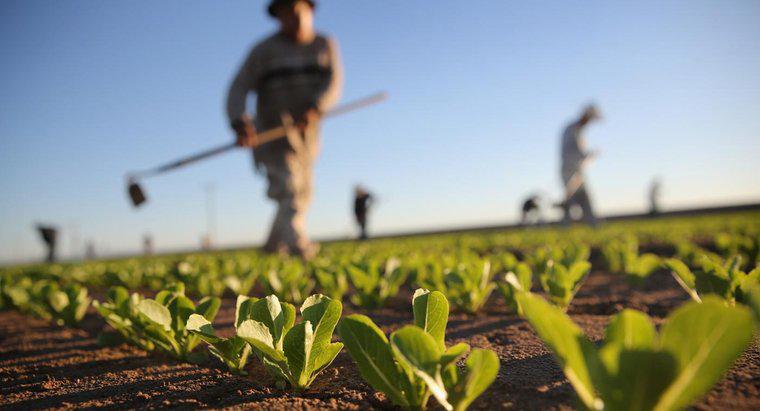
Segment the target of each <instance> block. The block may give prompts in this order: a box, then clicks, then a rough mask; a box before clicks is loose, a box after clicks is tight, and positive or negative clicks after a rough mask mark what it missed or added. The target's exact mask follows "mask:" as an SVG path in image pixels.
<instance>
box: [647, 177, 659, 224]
mask: <svg viewBox="0 0 760 411" xmlns="http://www.w3.org/2000/svg"><path fill="white" fill-rule="evenodd" d="M661 190H662V182H661V181H660V179H659V177H655V178H654V180H652V184H651V185H650V186H649V214H651V215H657V214H658V213H659V212H660V191H661Z"/></svg>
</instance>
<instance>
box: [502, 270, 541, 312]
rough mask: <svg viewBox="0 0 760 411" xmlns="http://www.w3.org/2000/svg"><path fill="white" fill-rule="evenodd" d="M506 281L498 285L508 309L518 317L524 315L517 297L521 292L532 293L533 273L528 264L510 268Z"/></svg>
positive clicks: (505, 276) (505, 277)
mask: <svg viewBox="0 0 760 411" xmlns="http://www.w3.org/2000/svg"><path fill="white" fill-rule="evenodd" d="M504 279H505V280H506V282H503V283H501V282H500V283H498V285H499V290H500V291H501V295H502V296H504V301H505V302H506V303H507V307H509V308H510V309H511V310H512V311H514V312H515V313H517V314H518V315H522V309H521V308H520V305H519V304H518V303H517V300H516V299H515V296H516V295H517V293H518V292H519V291H522V290H525V291H530V289H531V287H533V272H532V271H531V270H530V266H529V265H528V264H526V263H523V262H520V263H516V264H515V265H514V266H513V267H511V268H510V271H509V272H507V273H506V274H505V275H504ZM515 284H516V285H515Z"/></svg>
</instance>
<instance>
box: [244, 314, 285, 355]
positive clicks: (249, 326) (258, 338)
mask: <svg viewBox="0 0 760 411" xmlns="http://www.w3.org/2000/svg"><path fill="white" fill-rule="evenodd" d="M237 335H238V337H240V338H242V339H243V340H245V341H246V342H248V343H249V344H251V346H253V348H254V349H255V350H256V351H258V352H259V353H261V354H262V355H264V356H266V357H269V358H270V359H271V360H272V361H274V362H283V361H285V355H284V354H283V353H282V351H279V350H277V349H276V348H275V347H274V339H273V337H272V334H271V333H270V332H269V327H267V326H266V325H265V324H263V323H261V322H259V321H256V320H245V321H243V323H242V324H240V327H238V329H237Z"/></svg>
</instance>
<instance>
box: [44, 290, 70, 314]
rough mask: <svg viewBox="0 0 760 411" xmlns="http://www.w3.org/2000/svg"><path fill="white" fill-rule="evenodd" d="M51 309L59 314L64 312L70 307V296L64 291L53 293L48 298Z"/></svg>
mask: <svg viewBox="0 0 760 411" xmlns="http://www.w3.org/2000/svg"><path fill="white" fill-rule="evenodd" d="M48 301H49V302H50V307H51V308H52V309H53V310H54V311H55V312H57V313H60V312H62V311H63V310H64V309H66V307H68V306H69V296H68V295H66V293H65V292H63V291H53V292H52V293H50V295H49V296H48Z"/></svg>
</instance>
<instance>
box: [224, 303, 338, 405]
mask: <svg viewBox="0 0 760 411" xmlns="http://www.w3.org/2000/svg"><path fill="white" fill-rule="evenodd" d="M300 311H301V317H302V318H303V320H304V321H303V322H302V323H299V324H296V325H294V323H295V307H293V305H291V304H288V303H281V302H280V300H279V299H278V298H277V297H276V296H274V295H270V296H269V297H267V298H265V299H261V300H258V301H254V302H253V303H252V304H250V305H249V306H248V307H247V308H246V309H245V311H244V310H243V309H242V308H241V313H240V315H241V316H244V317H245V318H250V319H247V320H244V321H242V322H241V324H240V325H239V326H238V327H237V336H238V337H240V338H242V339H243V340H245V341H246V342H248V343H249V344H251V346H252V347H253V350H254V352H256V354H257V355H258V357H259V358H260V359H261V361H262V362H263V363H264V365H265V366H266V367H267V370H269V372H270V373H271V374H272V376H273V377H274V378H275V379H276V380H277V381H278V383H280V384H282V385H284V383H288V384H290V386H291V387H292V388H293V389H295V390H302V389H305V388H308V387H309V386H310V385H311V383H312V382H314V379H315V378H316V377H317V376H318V375H319V373H320V372H322V371H323V370H324V369H326V368H327V367H328V366H329V365H330V364H331V363H332V362H333V360H334V359H335V357H336V356H337V355H338V353H339V352H340V350H341V349H342V348H343V344H342V343H333V342H331V340H332V335H333V331H334V330H335V326H336V324H337V323H338V320H339V319H340V315H341V312H342V311H343V306H342V305H341V303H340V301H338V300H333V299H332V298H330V297H327V296H324V295H321V294H317V295H312V296H310V297H309V298H307V299H306V301H304V303H303V305H301V309H300Z"/></svg>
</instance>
